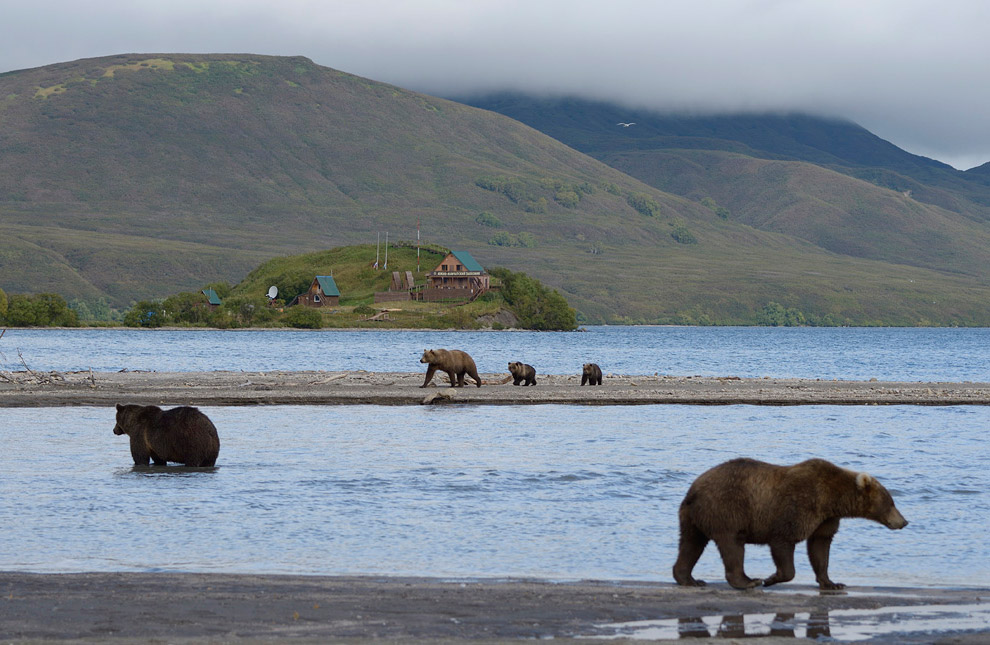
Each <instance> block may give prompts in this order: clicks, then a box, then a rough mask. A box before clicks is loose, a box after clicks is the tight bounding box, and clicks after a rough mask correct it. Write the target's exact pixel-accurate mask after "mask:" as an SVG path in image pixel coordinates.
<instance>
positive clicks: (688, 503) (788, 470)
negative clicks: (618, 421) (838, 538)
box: [674, 459, 908, 589]
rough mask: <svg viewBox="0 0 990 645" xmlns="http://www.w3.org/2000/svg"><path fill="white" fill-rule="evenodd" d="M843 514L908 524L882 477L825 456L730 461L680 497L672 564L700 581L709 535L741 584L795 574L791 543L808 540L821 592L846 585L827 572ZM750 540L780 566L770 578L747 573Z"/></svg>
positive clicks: (687, 578) (733, 580) (689, 581)
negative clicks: (698, 569)
mask: <svg viewBox="0 0 990 645" xmlns="http://www.w3.org/2000/svg"><path fill="white" fill-rule="evenodd" d="M844 517H862V518H865V519H868V520H873V521H875V522H879V523H881V524H883V525H884V526H886V527H887V528H889V529H901V528H904V527H905V526H907V524H908V523H907V520H905V519H904V516H903V515H901V514H900V512H899V511H898V510H897V508H895V507H894V500H893V499H892V498H891V496H890V493H888V492H887V489H886V488H884V487H883V486H882V485H881V484H880V482H878V481H877V480H876V479H874V478H873V477H871V476H870V475H868V474H866V473H857V472H854V471H851V470H846V469H844V468H839V467H838V466H836V465H835V464H832V463H829V462H827V461H825V460H824V459H809V460H808V461H803V462H801V463H799V464H796V465H794V466H775V465H773V464H767V463H764V462H762V461H756V460H755V459H733V460H732V461H727V462H725V463H724V464H721V465H718V466H715V467H714V468H712V469H711V470H709V471H707V472H705V473H703V474H702V475H701V476H699V477H698V478H697V479H696V480H695V481H694V483H693V484H691V488H690V489H688V492H687V496H685V498H684V501H683V502H681V507H680V524H681V541H680V550H679V552H678V555H677V563H676V564H674V580H676V581H677V584H680V585H689V586H702V585H704V584H705V583H704V582H702V581H700V580H695V579H694V578H693V577H691V571H692V570H693V569H694V565H695V564H696V563H697V562H698V558H700V557H701V553H702V551H704V550H705V546H706V545H707V544H708V541H709V540H714V541H715V544H716V545H717V546H718V550H719V553H721V555H722V563H723V564H724V565H725V579H726V580H727V581H728V582H729V584H730V585H732V586H733V587H735V588H736V589H748V588H750V587H755V586H757V585H759V584H760V583H761V582H762V584H763V585H764V586H767V587H769V586H770V585H773V584H777V583H779V582H787V581H788V580H791V579H793V578H794V547H795V545H796V544H797V543H798V542H801V541H803V540H807V541H808V559H809V560H810V561H811V567H812V569H814V571H815V579H816V580H817V581H818V586H819V588H821V589H842V588H843V587H845V585H843V584H839V583H836V582H832V581H831V580H830V579H829V577H828V557H829V550H830V548H831V546H832V537H833V536H834V535H835V533H836V531H838V530H839V520H840V519H842V518H844ZM747 544H767V545H769V546H770V555H771V556H773V563H774V564H775V565H776V567H777V571H776V572H775V573H774V574H773V575H772V576H770V577H769V578H767V579H766V580H762V581H761V580H759V579H754V578H750V577H749V576H747V575H746V573H745V571H744V570H743V555H744V550H745V545H747Z"/></svg>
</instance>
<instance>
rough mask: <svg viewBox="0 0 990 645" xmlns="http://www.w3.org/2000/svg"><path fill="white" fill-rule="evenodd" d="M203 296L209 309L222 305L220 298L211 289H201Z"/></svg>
mask: <svg viewBox="0 0 990 645" xmlns="http://www.w3.org/2000/svg"><path fill="white" fill-rule="evenodd" d="M203 295H204V296H206V304H207V305H209V307H210V309H216V308H217V307H219V306H220V305H222V304H223V301H221V300H220V296H218V295H217V292H216V291H214V290H213V289H203Z"/></svg>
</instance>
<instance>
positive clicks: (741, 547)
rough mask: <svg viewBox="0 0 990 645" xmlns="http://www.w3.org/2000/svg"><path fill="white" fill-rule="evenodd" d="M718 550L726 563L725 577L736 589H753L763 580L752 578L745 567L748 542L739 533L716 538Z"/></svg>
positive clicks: (724, 563) (723, 562)
mask: <svg viewBox="0 0 990 645" xmlns="http://www.w3.org/2000/svg"><path fill="white" fill-rule="evenodd" d="M714 540H715V544H716V546H718V552H719V553H720V554H722V564H723V565H725V579H726V581H728V583H729V584H730V585H732V586H733V587H735V588H736V589H751V588H753V587H758V586H759V585H760V583H762V582H763V581H762V580H760V579H759V578H750V577H749V576H747V575H746V571H745V570H744V569H743V561H744V559H745V557H746V543H745V542H744V541H743V539H742V537H741V536H738V535H730V536H726V535H721V536H718V537H715V538H714Z"/></svg>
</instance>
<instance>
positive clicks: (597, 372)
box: [581, 363, 602, 385]
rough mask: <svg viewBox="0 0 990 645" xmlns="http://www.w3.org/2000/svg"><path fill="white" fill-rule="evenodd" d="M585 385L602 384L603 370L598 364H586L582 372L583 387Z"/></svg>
mask: <svg viewBox="0 0 990 645" xmlns="http://www.w3.org/2000/svg"><path fill="white" fill-rule="evenodd" d="M585 383H587V384H588V385H601V384H602V368H600V367H598V363H585V364H584V368H583V369H582V370H581V385H584V384H585Z"/></svg>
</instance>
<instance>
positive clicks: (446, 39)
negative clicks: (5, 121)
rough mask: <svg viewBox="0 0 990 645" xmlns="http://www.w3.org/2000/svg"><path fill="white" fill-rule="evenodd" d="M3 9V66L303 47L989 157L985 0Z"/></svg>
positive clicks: (376, 0) (370, 1)
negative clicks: (814, 123) (803, 116)
mask: <svg viewBox="0 0 990 645" xmlns="http://www.w3.org/2000/svg"><path fill="white" fill-rule="evenodd" d="M3 13H4V19H3V21H2V22H0V37H2V39H3V42H4V45H5V46H4V48H3V51H2V53H0V72H3V71H11V70H16V69H24V68H29V67H37V66H41V65H46V64H50V63H55V62H60V61H67V60H74V59H78V58H84V57H91V56H101V55H108V54H115V53H122V52H250V53H259V54H276V55H302V56H307V57H309V58H311V59H312V60H313V61H315V62H316V63H318V64H321V65H326V66H329V67H333V68H336V69H341V70H345V71H348V72H351V73H354V74H359V75H362V76H366V77H369V78H372V79H375V80H380V81H385V82H389V83H393V84H396V85H400V86H403V87H406V88H410V89H415V90H420V91H424V92H428V93H434V94H442V95H463V94H468V93H472V92H488V91H496V90H517V91H525V92H539V93H545V94H561V95H564V94H572V95H577V96H582V97H586V98H592V99H600V100H607V101H610V102H616V103H619V104H624V105H629V106H630V107H635V108H650V109H657V110H673V111H689V112H701V113H713V112H714V113H718V112H736V111H744V112H760V111H779V112H787V111H801V112H808V113H812V114H819V115H824V116H837V117H843V118H846V119H850V120H853V121H855V122H857V123H859V124H860V125H862V126H864V127H866V128H867V129H869V130H871V131H872V132H874V133H875V134H877V135H879V136H881V137H883V138H884V139H887V140H889V141H891V142H893V143H895V144H896V145H898V146H900V147H902V148H904V149H905V150H908V151H910V152H912V153H915V154H920V155H924V156H928V157H932V158H934V159H938V160H940V161H943V162H946V163H949V164H951V165H953V166H955V167H957V168H960V169H966V168H970V167H972V166H976V165H980V164H982V163H985V162H987V161H990V119H986V118H985V116H984V112H985V110H984V106H986V105H987V104H988V98H990V85H988V84H987V83H985V82H984V80H985V78H986V72H987V71H988V61H990V39H987V38H985V35H984V33H983V29H984V26H985V25H986V24H987V22H988V18H990V5H988V4H986V3H983V2H980V1H978V0H959V1H955V2H951V3H930V2H924V1H922V0H876V1H874V2H869V3H862V2H856V1H853V0H807V1H777V0H736V1H729V0H713V1H711V2H704V3H697V2H691V1H690V0H672V1H669V2H661V3H643V2H636V1H634V0H613V1H611V2H608V3H605V2H593V1H590V0H566V1H564V0H549V1H546V2H539V3H532V2H527V1H524V0H499V1H494V0H472V1H471V2H463V1H460V0H418V1H416V2H407V1H400V0H361V1H353V2H352V1H334V2H320V1H317V0H285V1H283V2H279V3H273V2H270V1H268V0H197V1H195V2H194V1H191V0H173V1H172V2H168V3H161V2H150V1H147V0H131V1H129V2H122V1H113V0H102V1H101V0H94V1H93V2H87V3H78V2H75V1H74V0H51V1H49V2H46V3H19V4H13V3H6V6H5V7H4V12H3Z"/></svg>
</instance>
